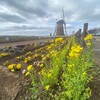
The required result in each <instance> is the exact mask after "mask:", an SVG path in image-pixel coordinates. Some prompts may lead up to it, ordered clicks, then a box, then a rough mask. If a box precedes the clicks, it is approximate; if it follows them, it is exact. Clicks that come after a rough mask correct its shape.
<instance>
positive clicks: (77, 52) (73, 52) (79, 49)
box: [69, 44, 83, 58]
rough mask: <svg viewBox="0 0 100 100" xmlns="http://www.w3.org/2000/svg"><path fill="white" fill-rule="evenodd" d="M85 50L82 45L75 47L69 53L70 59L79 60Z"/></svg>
mask: <svg viewBox="0 0 100 100" xmlns="http://www.w3.org/2000/svg"><path fill="white" fill-rule="evenodd" d="M82 50H83V48H82V47H81V46H80V45H76V44H75V45H73V46H72V47H71V51H70V53H69V58H78V57H79V56H80V53H81V52H82Z"/></svg>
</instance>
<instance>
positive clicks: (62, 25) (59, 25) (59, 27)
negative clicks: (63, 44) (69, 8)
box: [54, 8, 67, 36]
mask: <svg viewBox="0 0 100 100" xmlns="http://www.w3.org/2000/svg"><path fill="white" fill-rule="evenodd" d="M66 34H67V32H66V22H65V17H64V10H63V8H62V19H61V20H59V21H57V22H56V26H55V31H54V35H55V36H64V35H66Z"/></svg>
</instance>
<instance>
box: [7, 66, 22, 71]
mask: <svg viewBox="0 0 100 100" xmlns="http://www.w3.org/2000/svg"><path fill="white" fill-rule="evenodd" d="M8 69H9V70H10V71H11V72H15V71H18V70H20V69H21V64H10V65H9V66H8Z"/></svg>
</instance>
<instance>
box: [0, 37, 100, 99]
mask: <svg viewBox="0 0 100 100" xmlns="http://www.w3.org/2000/svg"><path fill="white" fill-rule="evenodd" d="M88 37H89V36H88ZM87 39H89V42H87V41H88V40H87ZM90 39H91V36H90V37H89V38H86V42H87V46H86V47H85V48H83V47H82V46H81V45H79V43H77V39H76V38H75V37H74V36H72V37H67V38H56V39H53V40H51V39H45V40H35V41H29V42H24V43H23V42H19V44H18V42H16V43H10V44H9V46H10V47H9V46H8V44H7V43H5V44H4V45H3V46H2V47H1V48H3V49H1V51H0V54H1V56H0V65H1V67H0V76H1V77H0V98H1V100H23V99H25V100H66V99H67V100H87V99H89V98H90V100H92V99H95V100H99V99H98V98H99V97H100V95H99V93H100V91H99V88H98V87H99V82H100V81H99V79H100V77H99V74H100V73H99V71H100V68H99V66H100V61H99V54H100V51H97V49H98V48H99V46H98V45H99V42H100V41H99V39H98V40H97V39H96V38H95V39H94V38H93V42H92V43H93V44H94V48H93V49H92V44H91V43H90ZM26 43H27V44H26ZM29 43H30V44H29ZM16 44H17V46H15V45H16ZM1 45H2V44H1ZM5 46H7V47H6V48H4V47H5ZM93 50H94V58H95V61H94V62H95V64H93Z"/></svg>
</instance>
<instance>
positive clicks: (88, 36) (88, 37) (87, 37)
mask: <svg viewBox="0 0 100 100" xmlns="http://www.w3.org/2000/svg"><path fill="white" fill-rule="evenodd" d="M91 39H92V34H88V35H87V36H86V37H85V38H84V41H87V40H91Z"/></svg>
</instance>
